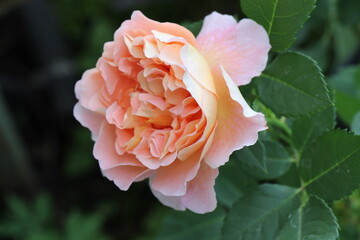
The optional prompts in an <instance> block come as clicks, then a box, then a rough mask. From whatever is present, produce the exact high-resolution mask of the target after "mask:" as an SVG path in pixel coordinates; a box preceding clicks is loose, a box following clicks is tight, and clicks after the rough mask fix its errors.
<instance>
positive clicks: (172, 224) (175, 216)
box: [156, 208, 225, 240]
mask: <svg viewBox="0 0 360 240" xmlns="http://www.w3.org/2000/svg"><path fill="white" fill-rule="evenodd" d="M224 217H225V212H224V210H222V209H220V208H217V209H216V210H215V211H214V212H211V213H207V214H202V215H201V214H195V213H192V212H190V211H186V212H176V211H171V212H170V214H169V215H168V216H166V217H165V219H164V222H163V224H162V226H161V229H160V232H159V235H158V237H157V238H156V239H157V240H182V239H183V240H189V239H196V240H218V239H220V234H221V227H222V225H223V221H224Z"/></svg>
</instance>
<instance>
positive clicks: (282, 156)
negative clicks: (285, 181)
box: [242, 140, 291, 180]
mask: <svg viewBox="0 0 360 240" xmlns="http://www.w3.org/2000/svg"><path fill="white" fill-rule="evenodd" d="M263 145H264V148H265V167H266V169H267V171H266V172H264V171H262V170H261V169H259V168H253V167H251V166H249V165H247V164H242V168H243V169H244V170H245V171H246V172H247V173H249V174H250V175H252V176H254V177H256V178H257V179H263V180H264V179H275V178H277V177H279V176H281V175H283V174H284V173H286V172H287V171H288V170H289V168H290V165H291V159H290V156H289V154H288V152H287V151H286V149H285V148H284V147H283V146H282V145H281V144H280V143H278V142H275V141H272V140H266V141H263Z"/></svg>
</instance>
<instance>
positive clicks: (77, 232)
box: [0, 195, 111, 240]
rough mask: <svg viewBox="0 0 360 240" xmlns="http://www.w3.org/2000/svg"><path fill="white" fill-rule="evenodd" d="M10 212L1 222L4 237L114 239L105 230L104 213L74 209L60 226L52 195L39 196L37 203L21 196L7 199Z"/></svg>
mask: <svg viewBox="0 0 360 240" xmlns="http://www.w3.org/2000/svg"><path fill="white" fill-rule="evenodd" d="M7 205H8V212H7V215H6V216H5V218H4V219H2V221H1V222H0V236H2V237H11V238H13V239H19V240H24V239H25V240H60V239H65V240H77V239H88V240H110V239H111V238H109V237H108V236H107V235H106V234H105V233H104V232H103V231H102V227H103V223H104V220H105V218H104V217H105V215H104V214H103V213H101V212H97V213H92V214H90V215H85V214H82V213H80V212H79V211H77V210H72V211H70V212H69V213H68V215H67V216H66V217H65V219H64V224H63V226H62V227H61V228H59V227H58V226H57V225H56V224H55V219H54V218H55V212H54V209H53V206H52V204H51V199H50V198H49V196H48V195H39V196H38V197H37V198H36V199H35V201H34V202H33V203H30V204H29V203H26V202H25V201H23V200H21V199H19V198H18V197H11V198H8V199H7Z"/></svg>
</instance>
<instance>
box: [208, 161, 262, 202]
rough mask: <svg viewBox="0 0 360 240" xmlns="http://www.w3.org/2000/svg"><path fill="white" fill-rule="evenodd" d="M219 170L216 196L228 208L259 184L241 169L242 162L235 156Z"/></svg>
mask: <svg viewBox="0 0 360 240" xmlns="http://www.w3.org/2000/svg"><path fill="white" fill-rule="evenodd" d="M219 171H220V173H219V176H218V177H217V178H216V184H215V192H216V197H217V199H218V201H219V204H221V205H223V206H225V207H227V208H230V207H231V206H232V205H233V204H234V202H236V201H237V200H238V199H239V198H240V197H242V196H243V195H244V194H245V193H247V192H250V191H251V190H253V189H254V187H255V186H257V183H256V182H255V180H254V179H253V178H252V177H250V176H249V175H248V174H247V173H246V172H244V171H243V170H242V169H241V163H240V162H239V161H237V159H234V158H233V156H232V157H231V158H230V161H229V162H228V163H226V164H225V165H224V166H222V167H220V169H219Z"/></svg>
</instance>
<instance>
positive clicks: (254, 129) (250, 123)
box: [205, 66, 267, 168]
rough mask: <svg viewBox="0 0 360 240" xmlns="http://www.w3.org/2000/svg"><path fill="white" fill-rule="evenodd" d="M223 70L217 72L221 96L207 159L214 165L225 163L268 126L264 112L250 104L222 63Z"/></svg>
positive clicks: (218, 88) (215, 166)
mask: <svg viewBox="0 0 360 240" xmlns="http://www.w3.org/2000/svg"><path fill="white" fill-rule="evenodd" d="M221 70H222V75H220V74H217V76H215V78H216V81H215V82H216V87H217V90H218V96H219V102H218V104H219V105H218V106H219V108H218V118H217V119H218V126H217V128H216V130H215V136H214V140H213V143H212V145H211V147H210V149H209V151H208V152H207V154H206V155H205V162H206V163H207V164H208V165H209V166H210V167H212V168H218V167H219V166H221V165H223V164H225V163H226V162H227V161H228V160H229V156H230V154H231V153H232V152H233V151H235V150H238V149H241V148H243V147H244V146H250V145H253V144H254V143H255V142H256V141H257V139H258V132H259V131H262V130H265V129H266V128H267V127H266V120H265V118H264V115H263V114H261V113H257V112H254V111H253V110H252V109H251V108H250V107H249V105H248V104H247V103H246V101H245V99H244V98H243V96H242V95H241V93H240V91H239V89H238V88H237V86H236V85H235V83H234V81H233V80H232V79H231V78H230V76H229V75H228V74H227V73H226V72H225V70H224V69H223V68H222V66H221Z"/></svg>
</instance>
